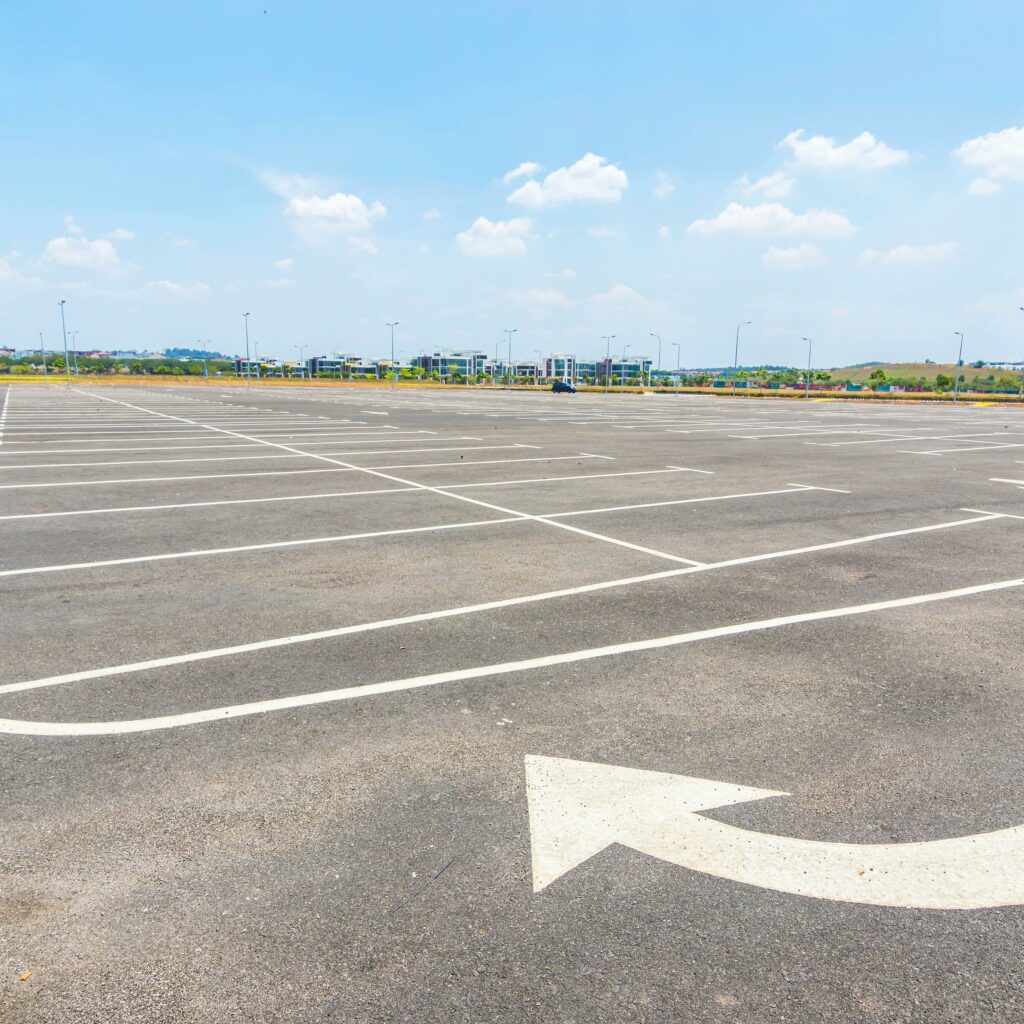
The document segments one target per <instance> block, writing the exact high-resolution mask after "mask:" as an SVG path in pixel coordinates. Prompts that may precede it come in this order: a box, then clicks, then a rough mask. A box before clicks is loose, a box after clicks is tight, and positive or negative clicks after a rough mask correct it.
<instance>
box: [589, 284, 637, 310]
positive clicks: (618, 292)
mask: <svg viewBox="0 0 1024 1024" xmlns="http://www.w3.org/2000/svg"><path fill="white" fill-rule="evenodd" d="M590 301H591V302H614V303H618V304H620V305H623V304H628V303H637V302H640V303H646V302H647V299H645V298H644V297H643V296H642V295H641V294H640V293H639V292H638V291H637V290H636V289H635V288H630V286H629V285H628V284H613V285H612V286H611V288H609V289H608V291H606V292H598V293H597V294H596V295H591V296H590Z"/></svg>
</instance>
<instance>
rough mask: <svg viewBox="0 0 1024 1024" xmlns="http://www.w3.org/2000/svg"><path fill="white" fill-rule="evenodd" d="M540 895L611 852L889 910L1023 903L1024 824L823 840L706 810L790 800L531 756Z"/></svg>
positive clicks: (532, 812)
mask: <svg viewBox="0 0 1024 1024" xmlns="http://www.w3.org/2000/svg"><path fill="white" fill-rule="evenodd" d="M526 790H527V799H528V802H529V808H530V844H531V848H532V854H533V889H534V892H540V891H541V890H542V889H544V888H546V887H547V886H548V885H550V884H551V883H552V882H553V881H555V879H557V878H559V877H561V876H562V875H564V874H565V873H566V872H567V871H571V870H572V869H573V868H575V867H577V866H578V865H580V864H582V863H583V862H584V861H586V860H588V859H589V858H590V857H593V856H594V855H595V854H596V853H600V852H601V850H603V849H605V848H606V847H608V846H611V845H613V844H615V843H618V844H620V845H622V846H628V847H629V848H630V849H632V850H637V851H638V852H640V853H646V854H647V855H649V856H651V857H657V858H658V859H659V860H664V861H668V862H669V863H671V864H678V865H679V866H680V867H685V868H689V869H691V870H692V871H700V872H702V873H704V874H707V875H714V876H715V877H717V878H727V879H730V880H732V881H734V882H743V883H744V884H746V885H754V886H758V887H759V888H762V889H774V890H776V891H778V892H786V893H793V894H795V895H798V896H812V897H814V898H816V899H824V900H840V901H843V902H846V903H870V904H875V905H878V906H885V907H922V908H930V909H939V910H975V909H981V908H985V907H1004V906H1016V905H1019V904H1024V826H1016V827H1014V828H1006V829H1001V830H999V831H997V832H983V833H978V834H976V835H969V836H961V837H959V838H956V839H940V840H935V841H931V842H921V843H881V844H856V843H826V842H817V841H812V840H807V839H794V838H790V837H788V836H776V835H769V834H766V833H763V832H753V831H750V830H748V829H743V828H737V827H735V826H734V825H726V824H723V823H722V822H720V821H713V820H712V819H711V818H706V817H704V816H703V815H702V814H701V813H700V812H701V811H709V810H712V809H714V808H716V807H726V806H728V805H730V804H737V803H744V802H745V801H748V800H763V799H765V798H767V797H776V796H788V795H789V794H787V793H780V792H776V791H773V790H767V789H751V788H749V787H747V786H734V785H730V784H728V783H723V782H713V781H711V780H709V779H696V778H690V777H688V776H686V775H667V774H664V773H662V772H650V771H641V770H638V769H634V768H619V767H616V766H615V765H607V764H594V763H591V762H587V761H571V760H566V759H564V758H558V757H539V756H534V755H527V758H526Z"/></svg>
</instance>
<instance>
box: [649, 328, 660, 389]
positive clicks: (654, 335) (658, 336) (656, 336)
mask: <svg viewBox="0 0 1024 1024" xmlns="http://www.w3.org/2000/svg"><path fill="white" fill-rule="evenodd" d="M650 335H651V337H652V338H657V339H658V376H659V377H660V376H661V335H660V334H655V333H654V331H651V332H650ZM650 384H651V381H650V378H649V377H648V379H647V386H648V387H650Z"/></svg>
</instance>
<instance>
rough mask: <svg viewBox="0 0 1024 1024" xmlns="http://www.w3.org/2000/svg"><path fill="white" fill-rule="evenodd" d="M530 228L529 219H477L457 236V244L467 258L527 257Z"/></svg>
mask: <svg viewBox="0 0 1024 1024" xmlns="http://www.w3.org/2000/svg"><path fill="white" fill-rule="evenodd" d="M530 226H531V223H530V219H529V218H528V217H515V218H513V219H512V220H497V221H494V220H488V219H487V218H486V217H477V219H476V220H475V221H473V223H472V225H471V226H470V227H469V228H467V229H466V230H465V231H461V232H459V234H457V235H456V236H455V243H456V245H458V247H459V248H460V249H461V250H462V252H463V253H465V255H467V256H483V257H494V256H525V255H526V239H527V238H528V237H529V235H530Z"/></svg>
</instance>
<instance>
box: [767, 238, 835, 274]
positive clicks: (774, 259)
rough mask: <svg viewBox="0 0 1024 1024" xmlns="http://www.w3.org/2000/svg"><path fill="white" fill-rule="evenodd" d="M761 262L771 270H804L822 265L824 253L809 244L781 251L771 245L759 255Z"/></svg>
mask: <svg viewBox="0 0 1024 1024" xmlns="http://www.w3.org/2000/svg"><path fill="white" fill-rule="evenodd" d="M761 262H762V263H763V264H764V265H765V266H766V267H771V268H772V270H804V269H806V268H807V267H817V266H820V265H821V264H822V263H824V262H825V252H824V250H822V249H820V248H819V247H818V246H816V245H812V244H811V243H810V242H804V243H802V244H801V245H793V246H789V247H788V248H781V249H780V248H776V247H775V246H774V245H771V246H769V247H768V248H767V249H766V250H765V251H764V252H763V253H762V254H761Z"/></svg>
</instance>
